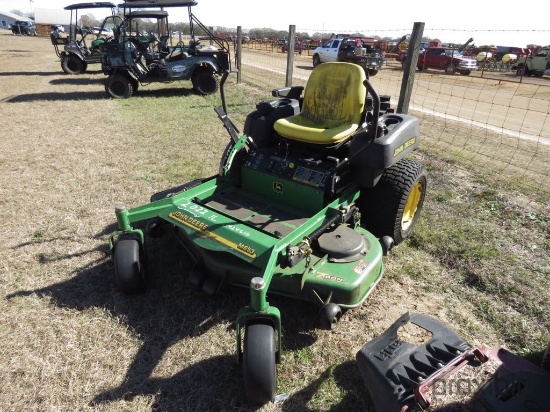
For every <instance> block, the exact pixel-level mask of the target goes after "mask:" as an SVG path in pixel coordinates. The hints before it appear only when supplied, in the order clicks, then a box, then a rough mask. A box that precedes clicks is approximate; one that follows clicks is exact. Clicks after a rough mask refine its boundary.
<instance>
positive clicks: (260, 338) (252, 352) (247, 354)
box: [243, 323, 277, 404]
mask: <svg viewBox="0 0 550 412" xmlns="http://www.w3.org/2000/svg"><path fill="white" fill-rule="evenodd" d="M243 378H244V379H243V380H244V391H245V395H246V398H247V399H248V400H249V401H250V402H254V403H259V404H264V403H267V402H269V401H271V400H272V399H273V397H274V396H275V386H276V383H277V382H276V381H277V369H276V366H275V331H274V329H273V327H272V326H271V325H265V324H261V323H256V324H252V325H248V326H247V327H246V331H245V335H244V345H243Z"/></svg>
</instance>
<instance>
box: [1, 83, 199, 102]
mask: <svg viewBox="0 0 550 412" xmlns="http://www.w3.org/2000/svg"><path fill="white" fill-rule="evenodd" d="M68 80H69V79H68ZM69 81H72V80H69ZM62 82H64V80H59V83H58V84H64V83H62ZM70 84H80V85H86V84H97V85H98V89H99V90H98V91H97V92H68V93H56V92H48V93H29V94H20V95H17V96H10V97H7V98H6V99H4V100H2V101H3V102H5V103H22V102H33V101H38V100H52V101H72V100H74V101H76V100H79V101H82V100H109V99H110V97H109V95H108V94H107V93H106V92H105V90H104V88H103V84H102V83H101V81H95V80H94V81H92V80H90V79H86V80H84V79H83V80H76V79H75V83H70ZM194 94H195V92H194V91H193V89H182V88H181V87H178V88H171V89H168V88H163V89H154V90H147V89H145V88H141V89H140V90H139V91H138V92H136V94H134V97H132V98H134V99H135V98H147V97H157V98H163V97H164V98H168V97H186V96H191V95H194Z"/></svg>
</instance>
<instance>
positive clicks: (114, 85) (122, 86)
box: [105, 74, 134, 99]
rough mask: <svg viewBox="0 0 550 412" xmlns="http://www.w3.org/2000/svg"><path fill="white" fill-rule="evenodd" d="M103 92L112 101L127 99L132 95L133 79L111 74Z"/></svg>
mask: <svg viewBox="0 0 550 412" xmlns="http://www.w3.org/2000/svg"><path fill="white" fill-rule="evenodd" d="M105 91H106V92H107V93H108V94H109V96H111V97H112V98H114V99H128V98H130V97H132V95H133V94H134V82H133V79H132V80H131V79H129V78H128V77H126V76H124V75H122V74H113V75H111V76H109V77H107V80H106V81H105Z"/></svg>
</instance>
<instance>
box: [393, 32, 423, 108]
mask: <svg viewBox="0 0 550 412" xmlns="http://www.w3.org/2000/svg"><path fill="white" fill-rule="evenodd" d="M424 24H425V23H418V22H416V23H414V26H413V31H412V34H411V37H410V39H409V47H408V48H407V59H406V60H405V62H404V63H405V64H404V65H403V81H402V82H401V91H400V92H399V101H398V103H397V108H396V111H397V113H403V114H407V113H408V112H409V103H410V101H411V94H412V89H413V85H414V75H415V73H416V64H417V63H418V53H419V51H420V43H421V42H422V35H423V34H424Z"/></svg>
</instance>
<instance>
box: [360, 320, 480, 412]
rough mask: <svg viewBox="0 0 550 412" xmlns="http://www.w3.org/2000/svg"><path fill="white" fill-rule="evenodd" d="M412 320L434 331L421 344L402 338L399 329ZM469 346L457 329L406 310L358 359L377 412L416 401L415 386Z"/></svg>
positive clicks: (362, 350) (392, 410)
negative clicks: (454, 330) (453, 329)
mask: <svg viewBox="0 0 550 412" xmlns="http://www.w3.org/2000/svg"><path fill="white" fill-rule="evenodd" d="M409 322H411V323H413V324H415V325H417V326H419V327H421V328H423V329H425V330H427V331H429V332H431V333H432V337H431V338H430V339H429V340H428V341H427V342H426V343H425V344H422V345H413V344H411V343H408V342H404V341H402V340H399V338H398V329H399V328H400V327H401V326H404V325H406V324H407V323H409ZM469 350H470V346H469V345H468V344H467V343H466V342H464V341H463V340H462V339H461V338H460V337H459V336H458V335H457V334H456V333H455V332H453V331H452V330H451V329H449V328H448V327H446V326H445V325H443V324H442V323H440V322H439V321H437V320H435V319H433V318H431V317H429V316H427V315H423V314H415V313H410V312H407V313H405V314H403V315H402V316H401V317H400V318H399V319H398V320H397V321H395V322H394V323H393V325H391V326H390V327H389V328H388V329H387V330H386V331H384V333H382V334H381V335H380V336H378V337H376V338H374V339H373V340H371V341H370V342H368V343H366V344H365V345H364V346H363V348H361V350H360V351H359V352H357V355H356V359H357V363H358V367H359V370H360V373H361V376H362V378H363V380H364V382H365V385H366V387H367V389H368V391H369V393H370V395H371V398H372V400H373V402H374V404H375V407H376V410H377V412H395V411H401V410H402V409H403V407H405V406H406V405H410V404H412V403H414V402H415V396H414V389H415V388H416V387H418V386H419V385H420V384H421V383H422V382H423V381H425V380H426V379H427V378H428V377H429V376H430V375H432V374H434V373H436V372H438V371H439V370H440V369H442V368H444V367H445V366H446V365H447V364H449V363H451V362H452V361H453V360H454V359H456V358H457V357H459V356H461V355H462V354H464V353H465V352H467V351H469Z"/></svg>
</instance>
